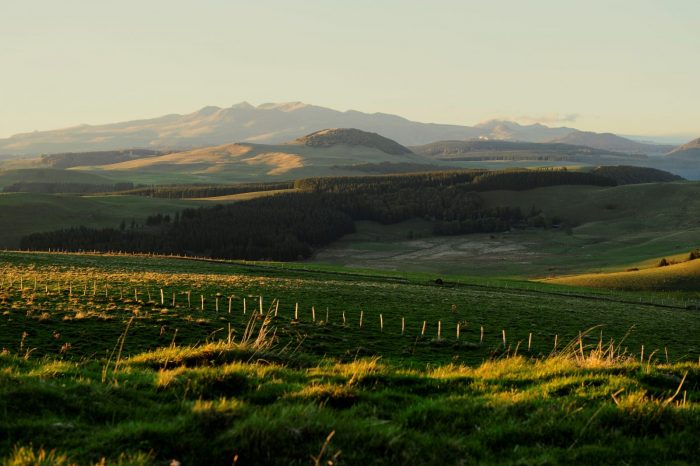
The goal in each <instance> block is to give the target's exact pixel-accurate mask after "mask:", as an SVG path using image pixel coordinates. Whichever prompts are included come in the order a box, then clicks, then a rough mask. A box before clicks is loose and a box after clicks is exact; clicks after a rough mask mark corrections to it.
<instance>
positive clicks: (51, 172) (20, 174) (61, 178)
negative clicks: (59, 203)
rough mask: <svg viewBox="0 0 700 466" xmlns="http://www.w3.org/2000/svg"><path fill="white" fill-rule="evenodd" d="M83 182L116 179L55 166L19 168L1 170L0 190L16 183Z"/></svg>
mask: <svg viewBox="0 0 700 466" xmlns="http://www.w3.org/2000/svg"><path fill="white" fill-rule="evenodd" d="M47 181H51V182H54V183H83V184H93V185H112V184H114V180H112V179H110V178H107V177H104V176H100V175H97V174H93V173H85V172H79V171H72V170H60V169H54V168H23V169H17V170H0V191H1V190H2V188H3V187H5V186H9V185H11V184H15V183H43V182H47Z"/></svg>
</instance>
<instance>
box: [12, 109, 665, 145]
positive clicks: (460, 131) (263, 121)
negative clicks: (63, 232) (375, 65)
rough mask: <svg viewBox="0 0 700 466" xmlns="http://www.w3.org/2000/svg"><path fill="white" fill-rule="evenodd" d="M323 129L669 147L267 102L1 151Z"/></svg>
mask: <svg viewBox="0 0 700 466" xmlns="http://www.w3.org/2000/svg"><path fill="white" fill-rule="evenodd" d="M325 128H358V129H360V130H363V131H368V132H374V133H379V134H382V135H384V136H386V137H388V138H390V139H393V140H395V141H398V142H399V143H400V144H403V145H421V144H427V143H430V142H433V141H444V140H465V139H473V138H482V139H496V140H511V141H526V142H552V141H558V142H564V143H570V144H576V145H588V146H591V147H594V148H598V149H604V150H613V151H620V152H634V153H646V152H659V151H661V152H668V151H669V150H671V148H670V147H668V148H667V149H666V150H662V149H661V148H660V147H662V146H655V145H653V144H643V143H638V142H634V141H631V140H629V139H625V138H621V137H619V136H614V135H609V134H596V133H586V132H581V131H577V130H576V129H574V128H567V127H561V128H550V127H547V126H545V125H541V124H532V125H521V124H518V123H516V122H512V121H504V120H491V121H487V122H484V123H480V124H478V125H475V126H462V125H447V124H435V123H420V122H416V121H411V120H408V119H406V118H403V117H400V116H396V115H389V114H385V113H372V114H370V113H363V112H358V111H354V110H348V111H345V112H341V111H337V110H333V109H330V108H325V107H319V106H315V105H307V104H304V103H301V102H291V103H271V104H262V105H258V106H257V107H255V106H253V105H250V104H249V103H247V102H242V103H239V104H236V105H233V106H231V107H228V108H220V107H213V106H209V107H204V108H202V109H200V110H199V111H196V112H192V113H188V114H184V115H179V114H170V115H165V116H161V117H158V118H151V119H143V120H134V121H126V122H121V123H112V124H105V125H80V126H74V127H70V128H63V129H57V130H51V131H34V132H31V133H22V134H16V135H14V136H11V137H9V138H5V139H0V156H5V155H8V154H9V155H15V156H26V155H39V154H43V153H55V152H85V151H107V150H123V149H130V148H142V149H150V150H175V149H177V150H184V149H193V148H198V147H207V146H219V145H223V144H230V143H232V142H237V141H242V142H248V143H258V144H280V143H283V142H285V141H289V140H292V139H295V138H298V137H301V136H303V135H305V134H309V133H313V132H316V131H320V130H323V129H325Z"/></svg>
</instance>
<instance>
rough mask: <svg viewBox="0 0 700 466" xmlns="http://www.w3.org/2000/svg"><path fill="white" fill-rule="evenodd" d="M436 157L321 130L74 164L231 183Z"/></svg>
mask: <svg viewBox="0 0 700 466" xmlns="http://www.w3.org/2000/svg"><path fill="white" fill-rule="evenodd" d="M365 164H418V165H432V166H435V165H436V164H435V161H434V160H431V159H428V158H426V157H423V156H420V155H416V154H413V153H411V152H410V151H409V150H408V149H406V148H405V147H403V146H401V145H399V144H397V143H395V142H394V141H391V140H389V139H386V138H383V137H381V136H379V135H376V134H373V133H366V132H364V131H359V130H326V131H321V132H317V133H313V134H311V135H309V136H306V137H305V138H301V139H298V140H296V141H292V142H291V143H288V144H279V145H264V144H250V143H238V144H226V145H222V146H216V147H205V148H201V149H195V150H190V151H184V152H175V153H170V154H166V155H161V156H154V157H146V158H141V159H134V160H128V161H125V162H121V163H115V164H110V165H99V166H85V167H78V168H79V169H80V170H81V171H86V172H92V173H98V174H101V175H104V176H109V177H114V178H120V179H128V180H129V181H131V182H134V183H136V184H168V183H204V182H206V183H231V182H259V181H278V180H290V179H295V178H300V177H305V176H328V175H352V174H357V170H356V169H355V168H354V166H356V165H360V166H362V165H365Z"/></svg>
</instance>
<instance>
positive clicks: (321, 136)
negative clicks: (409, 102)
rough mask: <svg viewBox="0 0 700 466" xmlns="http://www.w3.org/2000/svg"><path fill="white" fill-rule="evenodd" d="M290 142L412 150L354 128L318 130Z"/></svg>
mask: <svg viewBox="0 0 700 466" xmlns="http://www.w3.org/2000/svg"><path fill="white" fill-rule="evenodd" d="M290 144H303V145H305V146H309V147H332V146H336V145H345V146H362V147H369V148H373V149H377V150H380V151H382V152H385V153H387V154H391V155H401V154H410V153H411V150H410V149H408V148H406V147H404V146H402V145H401V144H399V143H398V142H396V141H392V140H391V139H389V138H385V137H384V136H380V135H379V134H377V133H369V132H367V131H361V130H359V129H354V128H332V129H324V130H321V131H316V132H315V133H311V134H309V135H307V136H304V137H301V138H298V139H296V140H294V141H293V142H291V143H290Z"/></svg>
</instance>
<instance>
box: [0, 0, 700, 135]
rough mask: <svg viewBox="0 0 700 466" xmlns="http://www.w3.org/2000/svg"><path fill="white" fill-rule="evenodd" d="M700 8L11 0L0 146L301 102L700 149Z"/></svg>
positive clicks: (7, 3)
mask: <svg viewBox="0 0 700 466" xmlns="http://www.w3.org/2000/svg"><path fill="white" fill-rule="evenodd" d="M698 24H700V2H699V1H697V0H664V1H662V0H655V1H649V0H633V1H631V0H615V1H611V0H605V1H599V0H586V1H574V0H530V1H523V0H494V1H483V0H479V1H471V0H461V1H450V0H431V1H425V0H420V1H412V0H353V1H346V0H342V1H340V0H325V1H320V0H309V1H294V0H284V1H279V0H255V1H242V0H192V1H189V0H137V1H135V0H119V1H110V2H107V1H95V0H61V1H56V0H2V1H1V2H0V63H1V64H2V65H0V137H7V136H9V135H11V134H15V133H20V132H29V131H33V130H46V129H55V128H63V127H68V126H74V125H78V124H84V123H88V124H101V123H110V122H116V121H124V120H133V119H138V118H151V117H156V116H160V115H164V114H169V113H189V112H192V111H195V110H197V109H199V108H201V107H203V106H206V105H217V106H221V107H226V106H230V105H232V104H234V103H237V102H241V101H248V102H250V103H253V104H260V103H265V102H285V101H302V102H305V103H310V104H315V105H320V106H325V107H331V108H334V109H337V110H348V109H354V110H360V111H364V112H384V113H393V114H398V115H401V116H404V117H406V118H409V119H412V120H417V121H423V122H437V123H453V124H463V125H473V124H476V123H478V122H480V121H484V120H488V119H492V118H507V119H513V120H516V121H519V122H521V123H533V122H541V123H543V124H546V125H548V126H571V127H576V128H578V129H583V130H589V131H600V132H603V131H605V132H615V133H618V134H625V135H642V136H650V137H651V136H655V137H659V138H660V137H661V136H670V137H671V138H672V139H673V138H676V139H678V140H679V141H682V140H684V139H686V140H687V139H690V138H691V137H692V138H695V137H698V136H700V105H698V103H699V102H700V92H699V90H698V83H700V59H698V58H699V57H700V27H698Z"/></svg>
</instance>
